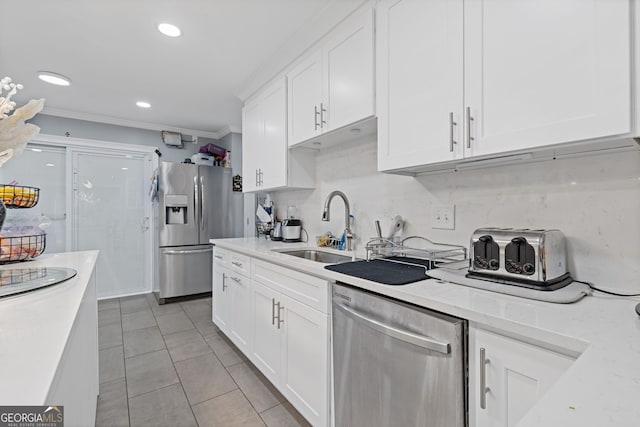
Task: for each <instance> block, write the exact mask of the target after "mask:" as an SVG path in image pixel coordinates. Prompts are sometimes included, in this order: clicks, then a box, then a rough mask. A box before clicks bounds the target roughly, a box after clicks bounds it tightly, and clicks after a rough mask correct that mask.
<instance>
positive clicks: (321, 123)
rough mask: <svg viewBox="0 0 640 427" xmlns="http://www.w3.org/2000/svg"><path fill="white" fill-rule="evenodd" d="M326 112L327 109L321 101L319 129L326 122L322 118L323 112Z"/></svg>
mask: <svg viewBox="0 0 640 427" xmlns="http://www.w3.org/2000/svg"><path fill="white" fill-rule="evenodd" d="M326 112H327V109H326V108H324V105H323V104H322V102H321V103H320V129H323V128H324V126H323V125H326V124H327V121H326V120H325V119H324V113H326Z"/></svg>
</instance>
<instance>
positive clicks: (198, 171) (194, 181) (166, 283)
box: [158, 162, 242, 304]
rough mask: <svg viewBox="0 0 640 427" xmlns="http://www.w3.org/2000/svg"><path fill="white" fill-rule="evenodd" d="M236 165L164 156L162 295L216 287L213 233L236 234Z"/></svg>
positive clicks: (160, 192) (161, 186)
mask: <svg viewBox="0 0 640 427" xmlns="http://www.w3.org/2000/svg"><path fill="white" fill-rule="evenodd" d="M231 189H232V170H231V169H230V168H221V167H211V166H199V165H193V164H185V163H170V162H161V163H160V169H159V178H158V199H159V203H158V205H159V215H158V217H159V223H160V226H159V247H160V248H159V250H160V255H159V264H160V275H159V277H160V280H159V293H158V300H159V302H160V303H161V304H163V303H164V302H165V299H166V298H171V297H177V296H184V295H191V294H196V293H201V292H210V291H211V262H212V251H211V245H210V244H209V239H212V238H225V237H235V236H234V235H233V234H234V230H235V221H238V220H240V219H239V218H241V217H242V214H241V212H235V210H234V209H233V207H232V206H233V204H232V201H231V197H232V193H231Z"/></svg>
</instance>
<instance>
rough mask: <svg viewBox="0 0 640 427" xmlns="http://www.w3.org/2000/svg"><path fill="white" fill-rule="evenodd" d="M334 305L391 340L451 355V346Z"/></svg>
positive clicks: (336, 303) (338, 304)
mask: <svg viewBox="0 0 640 427" xmlns="http://www.w3.org/2000/svg"><path fill="white" fill-rule="evenodd" d="M334 305H335V306H336V307H338V308H340V309H341V310H342V311H344V312H345V313H347V314H348V315H350V317H352V318H354V319H356V320H360V321H361V322H363V323H364V324H366V325H367V326H369V327H370V328H372V329H375V330H376V331H378V332H382V333H383V334H385V335H389V336H391V337H393V338H397V339H399V340H401V341H405V342H408V343H411V344H414V345H417V346H419V347H423V348H426V349H429V350H433V351H437V352H438V353H442V354H449V353H451V344H449V343H443V342H440V341H436V340H433V339H431V338H429V337H425V336H424V335H419V334H415V333H413V332H409V331H403V330H402V329H398V328H394V327H393V326H389V325H385V324H384V323H382V322H380V321H378V320H375V319H372V318H370V317H367V316H365V315H364V314H362V313H359V312H357V311H356V310H354V309H353V308H351V307H347V306H346V305H344V304H340V303H338V302H335V301H334Z"/></svg>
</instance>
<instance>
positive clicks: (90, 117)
mask: <svg viewBox="0 0 640 427" xmlns="http://www.w3.org/2000/svg"><path fill="white" fill-rule="evenodd" d="M42 114H45V115H49V116H56V117H64V118H67V119H76V120H84V121H88V122H96V123H106V124H110V125H116V126H125V127H132V128H138V129H147V130H156V131H163V130H168V131H172V132H180V133H182V134H185V135H190V136H197V137H202V138H211V139H220V138H222V137H223V136H225V135H227V134H229V133H231V132H238V133H240V132H241V130H240V129H241V128H240V127H239V126H235V125H229V126H226V127H224V128H223V129H221V130H219V131H218V132H206V131H201V130H195V129H187V128H181V127H175V126H167V125H162V124H158V123H149V122H140V121H136V120H127V119H121V118H118V117H111V116H104V115H101V114H90V113H81V112H77V111H70V110H63V109H60V108H49V107H45V108H44V110H43V111H42Z"/></svg>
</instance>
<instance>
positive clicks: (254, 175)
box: [242, 100, 264, 193]
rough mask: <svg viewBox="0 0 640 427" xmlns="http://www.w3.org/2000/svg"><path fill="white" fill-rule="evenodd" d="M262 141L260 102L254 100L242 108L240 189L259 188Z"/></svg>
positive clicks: (252, 189) (254, 189) (250, 189)
mask: <svg viewBox="0 0 640 427" xmlns="http://www.w3.org/2000/svg"><path fill="white" fill-rule="evenodd" d="M263 141H264V119H263V115H262V103H261V102H259V100H254V101H253V102H251V103H247V104H246V105H245V106H244V108H243V109H242V175H243V176H244V178H243V180H242V191H243V192H245V193H246V192H250V191H257V190H259V189H260V187H259V185H258V169H259V164H260V161H261V160H262V152H261V148H262V145H263Z"/></svg>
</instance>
